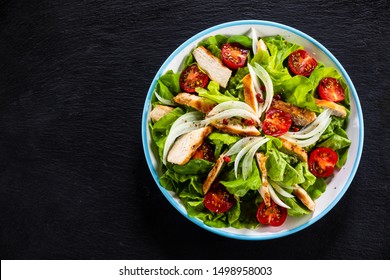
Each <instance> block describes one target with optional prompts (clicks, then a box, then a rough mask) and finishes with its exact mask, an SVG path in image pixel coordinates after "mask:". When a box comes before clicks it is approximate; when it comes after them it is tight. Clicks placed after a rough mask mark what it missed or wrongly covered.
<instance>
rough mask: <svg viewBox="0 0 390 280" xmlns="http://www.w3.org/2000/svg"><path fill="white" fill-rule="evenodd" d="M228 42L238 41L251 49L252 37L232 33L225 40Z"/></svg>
mask: <svg viewBox="0 0 390 280" xmlns="http://www.w3.org/2000/svg"><path fill="white" fill-rule="evenodd" d="M227 42H228V43H239V44H240V45H242V46H243V47H245V48H247V49H252V39H251V38H249V37H248V36H245V35H233V36H230V37H229V39H228V40H227Z"/></svg>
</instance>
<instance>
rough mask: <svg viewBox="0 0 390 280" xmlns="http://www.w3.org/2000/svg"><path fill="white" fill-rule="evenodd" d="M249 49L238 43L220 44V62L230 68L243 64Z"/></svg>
mask: <svg viewBox="0 0 390 280" xmlns="http://www.w3.org/2000/svg"><path fill="white" fill-rule="evenodd" d="M248 54H249V50H248V49H246V48H244V47H243V46H242V45H240V44H239V43H227V44H224V45H223V46H222V50H221V58H222V62H223V63H224V64H225V65H226V66H227V67H229V68H230V69H232V70H236V69H238V68H242V67H244V66H245V63H246V60H247V58H248Z"/></svg>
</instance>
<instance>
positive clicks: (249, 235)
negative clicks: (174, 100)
mask: <svg viewBox="0 0 390 280" xmlns="http://www.w3.org/2000/svg"><path fill="white" fill-rule="evenodd" d="M251 27H254V28H255V29H256V30H257V33H258V35H259V36H271V35H282V36H283V37H284V38H285V39H286V40H287V41H290V42H294V43H296V44H299V45H302V46H304V48H305V50H306V51H308V52H309V53H310V54H311V55H312V56H313V57H314V58H315V59H316V60H317V61H321V62H322V63H324V64H325V65H326V66H332V67H334V68H336V69H337V70H338V71H339V72H340V73H341V74H342V76H343V78H344V80H345V81H346V82H347V84H348V87H349V90H350V100H351V108H350V117H349V123H348V127H347V130H346V131H347V134H348V137H349V139H350V140H351V141H352V144H351V146H350V149H349V156H348V160H347V162H346V164H345V165H344V167H343V168H342V169H341V170H340V171H336V172H335V175H334V177H333V178H332V180H330V182H329V184H328V186H327V189H326V191H325V193H324V194H323V195H322V196H321V197H320V198H319V199H317V200H316V209H315V211H314V212H313V213H312V214H311V215H307V216H304V217H299V218H297V217H288V218H287V220H286V222H285V223H284V224H283V225H282V226H280V227H269V226H263V227H258V228H257V229H252V230H251V229H234V228H221V229H218V228H212V227H209V226H206V225H204V224H203V222H202V221H200V220H198V219H195V218H190V217H188V215H187V213H186V210H185V208H184V206H183V205H182V203H181V202H180V200H179V198H178V197H177V196H176V195H175V194H174V193H172V192H168V191H167V190H165V189H164V188H163V187H162V186H161V185H160V183H159V179H158V178H159V176H160V175H161V166H159V160H158V159H157V153H156V150H155V149H154V148H153V144H152V140H151V137H150V132H149V127H148V123H149V112H150V109H151V106H150V100H151V97H152V93H153V89H154V87H155V85H156V83H157V80H158V78H159V77H160V76H161V75H162V74H164V73H165V72H166V71H168V70H173V71H175V72H177V71H179V70H181V66H182V61H183V59H184V58H185V57H186V55H187V54H188V53H189V52H190V51H191V50H192V49H193V48H194V47H196V45H197V44H198V42H199V41H201V40H203V39H205V38H206V37H208V36H212V35H217V34H225V35H233V34H246V35H249V36H250V29H251ZM142 140H143V146H144V152H145V156H146V160H147V163H148V165H149V169H150V171H151V173H152V175H153V178H154V180H155V182H156V184H157V185H158V187H159V188H160V190H161V191H162V192H163V194H164V195H165V197H166V198H167V199H168V200H169V201H170V203H171V204H172V205H173V206H174V207H175V208H176V209H177V210H178V211H179V212H180V213H182V214H183V215H184V216H186V217H187V218H188V219H190V220H191V221H193V222H194V223H195V224H197V225H199V226H201V227H203V228H205V229H206V230H209V231H212V232H214V233H217V234H220V235H223V236H226V237H231V238H237V239H245V240H263V239H272V238H278V237H282V236H286V235H289V234H292V233H295V232H297V231H299V230H301V229H304V228H306V227H307V226H309V225H311V224H313V223H314V222H316V221H318V220H319V219H320V218H321V217H323V216H324V215H325V214H326V213H327V212H328V211H330V210H331V209H332V208H333V207H334V206H335V205H336V203H337V202H338V201H339V200H340V199H341V197H342V196H343V194H344V193H345V192H346V190H347V189H348V187H349V185H350V183H351V182H352V179H353V177H354V175H355V173H356V170H357V167H358V164H359V161H360V157H361V153H362V147H363V115H362V111H361V107H360V103H359V99H358V96H357V93H356V90H355V88H354V86H353V83H352V81H351V80H350V78H349V76H348V74H347V73H346V71H345V70H344V68H343V67H342V66H341V64H340V63H339V62H338V61H337V59H336V58H335V57H334V56H333V55H332V54H331V53H330V52H329V51H328V50H327V49H326V48H325V47H324V46H322V45H321V44H320V43H319V42H317V41H316V40H315V39H313V38H311V37H310V36H308V35H306V34H304V33H302V32H301V31H298V30H296V29H294V28H291V27H289V26H285V25H282V24H278V23H274V22H268V21H257V20H252V21H236V22H228V23H225V24H221V25H218V26H214V27H211V28H209V29H207V30H205V31H203V32H200V33H199V34H197V35H195V36H193V37H192V38H190V39H189V40H187V41H186V42H185V43H183V44H182V45H181V46H180V47H179V48H178V49H176V50H175V51H174V52H173V53H172V55H171V56H170V57H169V58H168V59H167V60H166V61H165V63H164V64H163V65H162V66H161V68H160V70H159V71H158V73H157V74H156V76H155V78H154V80H153V82H152V84H151V86H150V89H149V92H148V95H147V97H146V100H145V106H144V112H143V120H142Z"/></svg>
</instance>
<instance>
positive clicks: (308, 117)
mask: <svg viewBox="0 0 390 280" xmlns="http://www.w3.org/2000/svg"><path fill="white" fill-rule="evenodd" d="M271 106H272V107H274V108H276V109H279V110H282V111H283V112H286V113H289V114H290V116H291V119H292V121H293V123H294V124H295V125H298V126H305V125H308V124H310V123H312V122H313V121H314V120H315V119H316V114H315V113H314V112H312V111H310V110H307V109H304V108H299V107H297V106H295V105H292V104H290V103H286V102H284V101H282V100H273V101H272V105H271Z"/></svg>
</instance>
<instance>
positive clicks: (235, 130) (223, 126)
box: [210, 119, 260, 136]
mask: <svg viewBox="0 0 390 280" xmlns="http://www.w3.org/2000/svg"><path fill="white" fill-rule="evenodd" d="M225 121H226V123H224V121H217V120H215V121H211V122H210V124H211V125H212V126H214V127H215V128H216V129H219V130H220V131H223V132H226V133H229V134H234V135H240V136H259V135H260V131H258V130H257V128H256V127H255V126H254V125H244V124H242V123H240V122H239V121H234V120H232V119H229V120H225Z"/></svg>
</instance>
